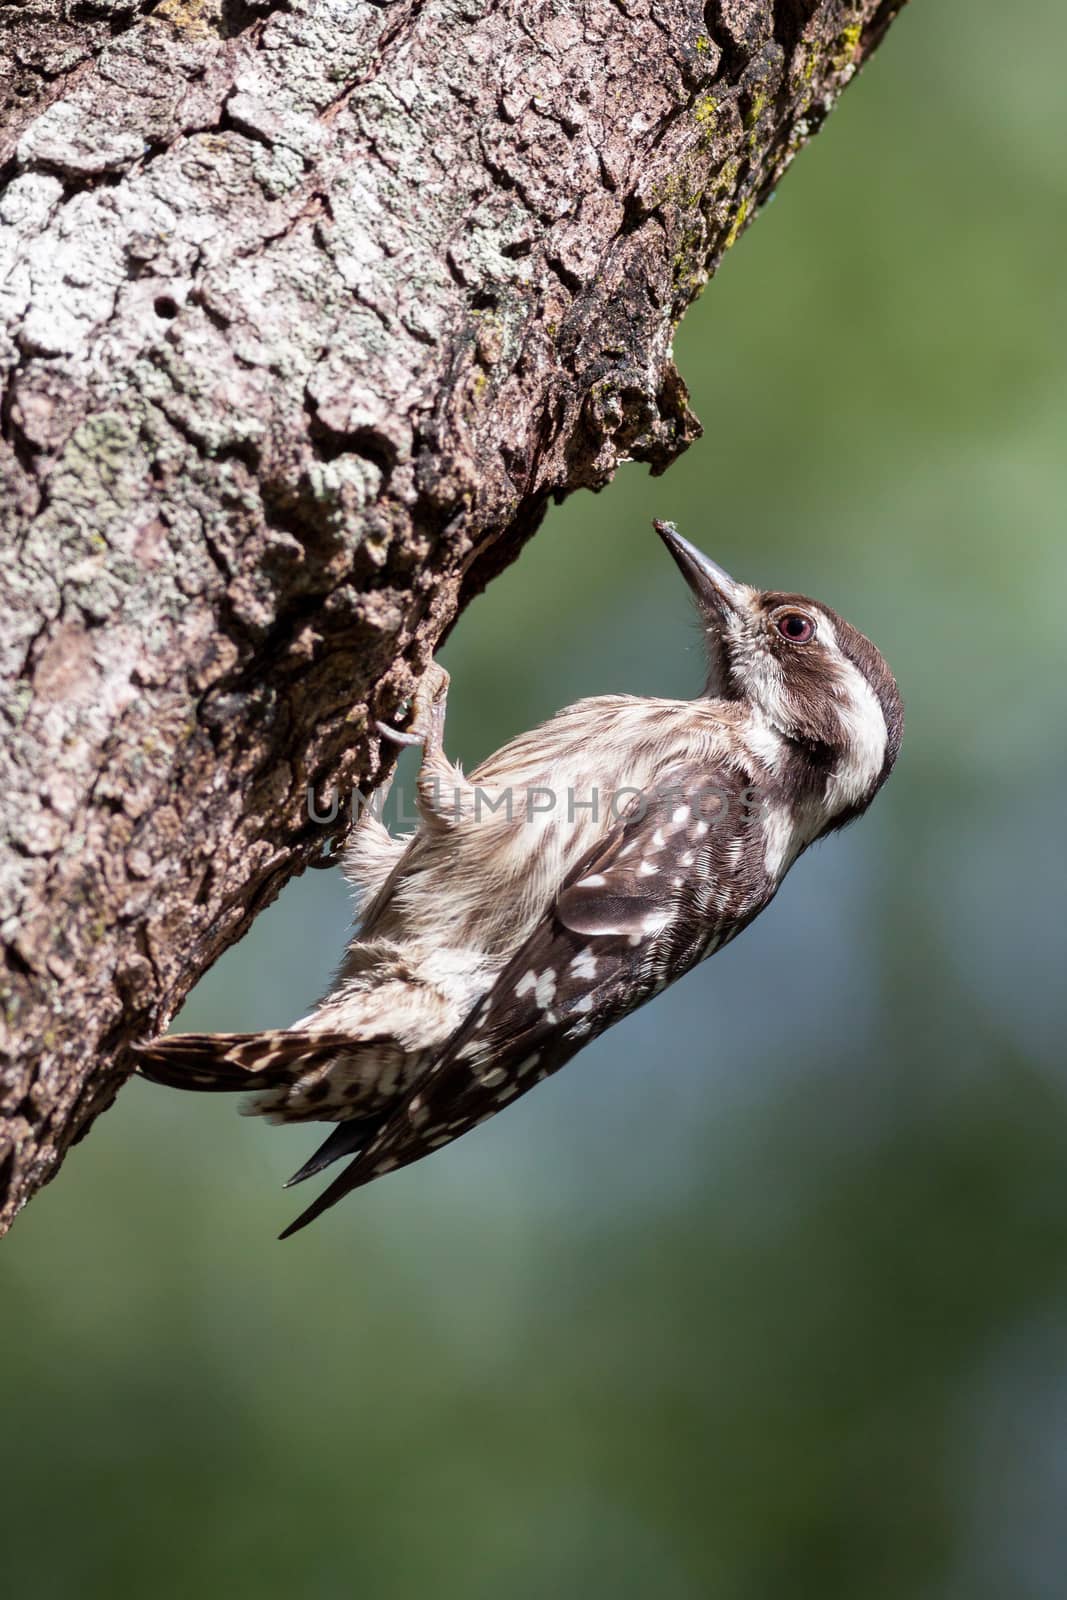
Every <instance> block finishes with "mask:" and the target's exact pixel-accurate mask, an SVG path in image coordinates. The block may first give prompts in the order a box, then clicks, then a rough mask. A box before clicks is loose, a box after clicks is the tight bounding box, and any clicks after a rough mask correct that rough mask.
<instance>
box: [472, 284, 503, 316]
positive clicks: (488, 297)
mask: <svg viewBox="0 0 1067 1600" xmlns="http://www.w3.org/2000/svg"><path fill="white" fill-rule="evenodd" d="M497 304H498V301H497V297H496V295H495V294H491V293H490V291H489V290H488V289H479V290H478V292H477V294H472V295H471V310H472V311H495V310H496V308H497Z"/></svg>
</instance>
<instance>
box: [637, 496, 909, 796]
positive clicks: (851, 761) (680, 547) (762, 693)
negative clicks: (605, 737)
mask: <svg viewBox="0 0 1067 1600" xmlns="http://www.w3.org/2000/svg"><path fill="white" fill-rule="evenodd" d="M655 527H656V532H657V533H658V534H659V535H660V538H661V539H662V540H663V542H664V544H665V545H666V546H667V548H668V550H669V551H670V552H671V554H672V556H673V557H674V559H675V561H676V562H677V563H678V566H679V567H680V568H681V571H682V575H683V576H684V578H685V580H686V583H687V584H688V585H689V588H690V591H691V592H692V594H693V597H694V599H695V600H696V603H697V607H698V609H699V612H700V617H701V622H702V624H703V627H704V635H705V639H706V641H707V650H708V683H707V688H706V690H705V693H706V694H707V695H709V696H712V697H715V698H720V699H726V700H740V701H745V702H747V704H748V705H749V707H750V708H751V709H752V710H753V711H755V712H756V713H758V714H759V715H760V716H761V717H762V719H763V720H764V721H765V723H766V724H767V725H768V726H769V727H770V728H771V729H773V730H774V732H775V733H777V734H780V735H781V737H782V738H783V739H786V740H788V741H790V743H791V744H793V745H795V746H798V747H800V748H801V749H802V750H804V751H805V752H807V753H808V754H809V755H810V756H811V758H812V759H813V760H814V761H815V762H816V763H817V764H818V765H819V767H820V768H822V769H824V770H825V772H826V774H827V782H826V793H825V799H826V814H827V815H828V816H829V817H830V819H831V820H830V822H829V824H828V825H829V826H830V827H839V826H840V825H841V824H842V823H844V822H847V821H849V820H850V818H852V817H854V816H857V815H858V814H859V813H860V812H861V811H863V810H865V809H866V807H867V806H868V805H869V804H870V802H871V800H873V798H874V796H875V795H876V794H877V792H878V790H879V789H880V788H881V786H882V784H883V783H884V782H885V780H886V778H887V777H888V776H889V773H890V771H891V770H892V767H893V763H894V761H895V760H896V757H897V752H898V750H899V749H900V740H901V734H902V732H903V727H904V708H903V705H902V704H901V699H900V694H899V692H898V690H897V686H896V682H895V680H894V678H893V674H892V673H891V672H890V670H889V667H888V666H887V665H886V662H885V659H884V657H883V656H882V654H881V652H880V651H879V650H878V649H876V648H875V646H874V645H873V644H872V643H871V641H870V640H869V639H866V638H864V636H863V634H862V633H858V632H857V631H856V629H855V628H853V627H851V626H850V624H849V623H847V622H846V621H845V619H844V618H843V617H839V616H838V614H837V612H836V611H832V610H831V609H830V607H829V606H825V605H822V604H821V603H820V602H819V601H817V600H809V599H807V598H806V596H804V595H799V594H783V593H781V592H779V591H777V590H768V589H752V588H750V587H749V586H748V585H747V584H744V583H738V582H737V581H736V580H735V579H733V578H731V577H730V576H729V574H728V573H726V572H724V571H723V569H722V568H721V567H720V566H718V565H717V564H716V563H715V562H714V561H711V560H709V559H708V557H707V556H705V555H703V554H702V553H701V551H699V550H698V549H697V548H696V546H695V545H692V544H690V543H689V541H688V540H687V539H683V538H682V536H681V535H680V534H679V533H678V532H677V530H676V529H675V527H674V525H673V523H670V522H657V523H656V524H655Z"/></svg>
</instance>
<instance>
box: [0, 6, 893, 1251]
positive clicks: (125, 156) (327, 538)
mask: <svg viewBox="0 0 1067 1600" xmlns="http://www.w3.org/2000/svg"><path fill="white" fill-rule="evenodd" d="M900 3H902V0H709V3H708V4H707V5H704V6H700V5H698V4H695V3H694V0H570V3H568V0H541V3H539V4H534V5H532V6H531V5H530V4H528V3H527V4H518V3H515V0H393V3H385V4H381V3H371V0H289V3H287V4H285V5H271V4H268V3H263V4H257V3H254V0H162V3H160V4H152V3H151V0H115V3H113V4H111V5H110V6H109V5H106V4H100V3H97V4H94V6H93V7H92V8H85V7H81V6H79V5H76V4H68V3H67V0H43V3H41V4H38V5H36V6H33V5H31V6H26V7H20V8H18V10H17V11H16V12H14V13H13V14H12V15H9V16H7V17H6V18H5V19H4V21H3V23H2V24H0V27H2V30H3V38H4V43H5V46H6V53H5V57H4V59H5V62H6V63H7V65H6V66H5V67H3V68H0V396H2V399H0V519H2V526H3V531H4V541H5V555H6V560H5V562H4V565H3V570H2V573H0V586H2V591H3V604H2V607H0V683H2V686H3V689H2V702H0V716H2V718H3V738H2V741H0V778H2V788H0V793H2V796H3V798H2V804H0V954H2V957H3V965H2V968H0V1118H2V1119H3V1120H2V1124H0V1126H2V1138H3V1147H2V1150H0V1228H2V1227H3V1226H5V1225H6V1224H7V1223H9V1222H10V1220H11V1218H12V1216H13V1215H14V1213H15V1211H16V1210H17V1208H18V1206H19V1205H20V1204H21V1203H22V1202H23V1201H24V1200H25V1199H26V1198H27V1197H28V1196H29V1195H30V1194H31V1193H32V1192H33V1190H34V1189H35V1188H37V1187H39V1185H40V1184H41V1183H42V1182H44V1181H45V1180H46V1179H47V1178H48V1177H50V1176H51V1175H52V1173H53V1172H54V1170H55V1169H56V1166H57V1165H58V1163H59V1161H60V1160H61V1159H62V1156H63V1154H64V1152H65V1150H66V1149H67V1148H68V1146H69V1145H70V1144H71V1143H72V1142H73V1141H74V1140H75V1139H76V1138H77V1137H79V1136H80V1135H81V1134H82V1133H83V1132H84V1131H85V1130H86V1129H87V1128H88V1126H89V1125H90V1123H91V1121H92V1119H93V1117H94V1116H95V1115H96V1113H97V1112H98V1111H99V1110H100V1109H101V1108H102V1107H103V1106H105V1105H106V1104H107V1103H108V1102H109V1100H110V1099H111V1098H112V1097H113V1095H114V1093H115V1092H116V1090H117V1088H118V1086H119V1085H120V1084H121V1082H122V1081H123V1078H124V1076H125V1075H126V1073H127V1072H128V1071H129V1065H130V1062H129V1050H128V1047H129V1045H130V1043H131V1041H133V1040H136V1039H137V1038H138V1037H141V1036H143V1035H145V1034H148V1033H151V1032H152V1031H154V1030H156V1029H157V1028H159V1027H160V1026H162V1025H164V1024H165V1022H166V1020H167V1019H168V1018H169V1016H170V1015H171V1014H172V1013H173V1010H174V1009H175V1008H176V1006H177V1005H178V1003H179V1002H180V1000H181V999H182V997H183V996H184V994H185V993H186V992H187V990H188V989H189V987H190V986H191V985H192V983H193V982H194V981H195V980H196V978H197V977H198V976H199V975H200V973H201V972H202V971H203V970H204V969H205V968H206V967H207V966H208V965H209V964H210V962H211V961H212V960H213V959H214V958H215V956H217V955H218V953H219V952H220V951H221V950H222V949H223V948H225V947H226V946H227V945H228V944H229V943H231V942H232V941H233V940H234V939H236V938H237V937H238V936H239V935H240V933H241V932H242V931H243V930H244V929H245V928H246V927H247V926H248V924H249V922H250V921H251V919H252V917H253V916H254V915H255V913H256V911H257V910H258V909H259V908H260V907H261V906H262V905H263V904H265V903H266V902H267V901H268V900H269V899H270V898H272V896H273V895H274V894H275V893H277V891H278V889H279V888H280V887H281V886H282V884H283V883H284V882H285V881H286V879H287V878H288V877H290V876H291V875H292V874H293V873H294V872H296V871H299V870H301V869H302V868H303V867H304V866H306V865H307V864H308V862H309V861H310V860H311V859H312V858H313V857H314V856H315V855H316V854H317V853H318V852H320V851H321V850H322V848H323V843H324V839H323V830H322V829H321V828H315V827H314V826H312V825H311V824H310V823H309V820H308V817H307V814H306V809H305V794H306V788H307V785H308V784H309V783H311V784H313V785H315V786H317V787H318V786H325V785H326V784H328V783H338V782H340V783H347V784H349V785H352V784H357V783H358V784H360V785H362V786H363V787H367V786H368V785H372V784H373V783H374V782H376V781H377V780H378V779H379V778H380V777H381V775H382V772H383V770H384V767H383V762H384V761H385V759H386V758H385V756H384V755H383V754H382V753H381V752H380V751H379V748H378V741H377V738H376V736H375V734H374V732H373V728H374V722H375V719H376V718H378V717H383V718H384V717H391V716H393V715H394V714H395V713H396V711H397V708H398V706H399V705H400V703H401V701H402V700H403V699H404V698H405V697H406V696H407V695H408V694H409V693H410V691H411V689H412V687H413V684H414V682H415V681H416V680H417V677H418V675H419V673H420V672H421V670H422V668H423V666H424V665H425V663H426V661H427V660H428V659H429V657H430V655H431V654H432V653H433V651H434V649H435V648H436V646H437V644H438V643H439V641H440V639H441V637H442V635H443V634H444V633H445V631H446V630H447V629H448V628H449V627H450V626H451V624H452V622H453V621H454V619H455V617H456V615H457V613H458V612H459V610H460V609H461V608H462V605H463V604H464V602H465V600H466V599H467V598H469V596H470V595H471V594H473V593H474V592H476V591H477V590H478V589H479V588H480V587H481V586H483V585H484V583H485V582H486V581H487V580H488V578H490V577H491V576H492V575H493V574H494V573H495V572H496V571H497V570H499V568H500V567H502V566H503V565H504V564H506V563H507V562H508V561H510V560H511V559H513V557H514V556H515V554H516V553H517V551H518V549H519V548H520V547H521V544H522V542H523V541H524V540H525V539H526V538H527V537H528V536H529V535H530V534H531V533H532V532H533V531H534V530H535V529H536V527H537V524H538V522H539V520H540V518H541V516H542V514H543V511H544V508H545V506H546V505H547V504H548V502H549V501H550V500H551V499H552V498H553V497H556V498H558V497H561V496H563V495H565V494H567V493H569V492H570V491H571V490H572V489H575V488H578V487H583V486H584V487H593V488H596V487H599V486H601V485H603V484H604V483H606V482H607V481H608V480H609V479H610V477H611V475H612V473H613V472H614V470H615V467H616V466H617V464H618V463H619V461H621V460H633V459H637V460H643V461H647V462H649V463H650V464H651V465H652V468H653V470H655V471H662V470H663V469H665V468H666V467H667V466H668V465H669V464H670V462H671V461H672V460H673V459H674V458H675V456H676V455H677V454H678V453H679V451H681V450H682V449H684V448H685V447H686V445H687V444H688V443H689V442H690V441H691V440H692V439H693V438H694V437H695V435H696V433H697V431H698V428H697V424H696V422H695V419H694V418H693V416H692V414H691V413H690V411H689V408H688V404H687V397H686V391H685V386H684V383H683V382H682V379H681V377H680V376H679V374H678V372H677V370H676V369H675V366H674V362H673V356H672V339H673V334H674V329H675V327H676V325H677V322H678V319H679V318H680V317H681V316H682V314H683V312H684V310H685V308H686V306H687V305H688V304H689V302H690V301H691V300H692V298H693V297H694V295H695V294H696V293H697V292H698V291H699V290H700V288H701V287H702V285H703V283H704V282H705V281H706V279H707V277H708V276H709V275H710V274H711V273H713V272H714V270H715V267H716V265H717V264H718V262H719V260H720V259H721V257H722V254H723V252H724V251H725V250H727V249H729V248H730V246H731V245H732V244H733V243H734V241H735V240H736V238H737V236H738V234H739V232H740V230H741V229H742V228H743V227H744V226H747V224H748V222H749V221H750V220H751V219H752V217H753V216H754V214H755V212H756V211H757V210H758V208H759V205H760V204H761V202H762V201H763V200H764V199H765V198H766V197H767V196H768V194H770V192H771V191H772V190H773V188H774V185H775V184H776V183H777V181H778V180H779V178H780V176H781V174H782V173H783V171H784V170H785V168H786V167H787V166H788V164H789V162H790V161H791V160H792V159H793V156H794V155H795V154H796V152H797V150H798V149H799V148H800V146H801V145H802V144H803V143H804V142H805V141H806V140H807V139H808V138H809V137H810V135H811V134H812V133H813V132H814V131H815V130H816V128H817V127H818V126H819V124H820V122H821V121H822V120H823V118H824V117H825V115H826V114H827V112H828V110H829V109H830V107H831V106H832V104H833V101H834V99H835V98H836V96H837V94H838V93H839V92H840V90H841V89H842V88H843V87H844V85H845V84H846V83H847V82H848V80H849V79H850V78H851V76H852V75H853V74H854V72H855V70H856V68H857V67H858V66H859V65H860V64H861V63H862V62H863V61H864V60H865V59H866V57H867V56H868V55H869V54H870V52H871V50H872V49H873V48H874V46H875V45H876V44H877V42H878V40H879V39H880V37H881V36H882V34H883V33H884V31H885V29H886V27H888V25H889V23H890V21H891V20H892V17H893V16H894V14H895V13H896V11H897V10H898V9H899V4H900Z"/></svg>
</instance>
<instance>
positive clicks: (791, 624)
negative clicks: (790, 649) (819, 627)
mask: <svg viewBox="0 0 1067 1600" xmlns="http://www.w3.org/2000/svg"><path fill="white" fill-rule="evenodd" d="M774 625H775V627H776V628H777V629H778V632H779V633H780V634H781V636H782V638H783V639H788V640H789V643H790V644H807V642H808V640H809V639H813V638H814V637H815V624H814V622H812V620H811V618H810V617H806V616H805V615H804V613H803V611H782V612H780V613H779V615H778V616H777V617H775V619H774Z"/></svg>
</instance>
